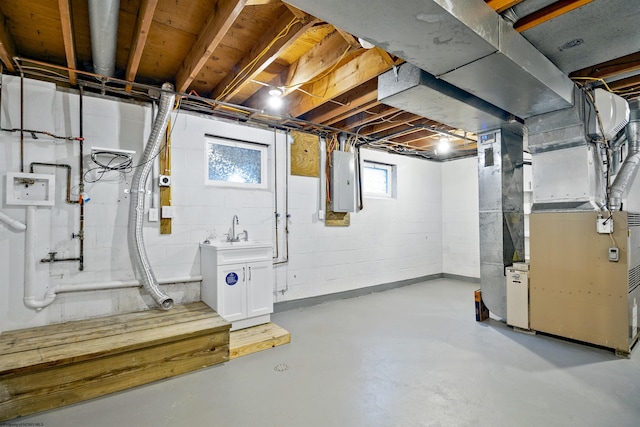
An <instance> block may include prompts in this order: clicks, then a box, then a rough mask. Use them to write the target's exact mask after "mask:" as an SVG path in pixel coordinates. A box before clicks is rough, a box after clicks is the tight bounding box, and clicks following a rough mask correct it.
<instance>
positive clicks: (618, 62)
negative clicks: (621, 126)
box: [569, 52, 640, 79]
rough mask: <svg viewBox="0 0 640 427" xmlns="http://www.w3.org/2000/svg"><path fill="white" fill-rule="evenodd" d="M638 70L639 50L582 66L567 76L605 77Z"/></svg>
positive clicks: (639, 68)
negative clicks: (588, 65)
mask: <svg viewBox="0 0 640 427" xmlns="http://www.w3.org/2000/svg"><path fill="white" fill-rule="evenodd" d="M635 70H640V52H636V53H632V54H630V55H625V56H622V57H620V58H616V59H612V60H611V61H607V62H603V63H601V64H597V65H593V66H591V67H587V68H583V69H581V70H577V71H574V72H573V73H571V74H569V77H590V78H598V79H606V78H608V77H612V76H615V75H617V74H622V73H627V72H629V71H635Z"/></svg>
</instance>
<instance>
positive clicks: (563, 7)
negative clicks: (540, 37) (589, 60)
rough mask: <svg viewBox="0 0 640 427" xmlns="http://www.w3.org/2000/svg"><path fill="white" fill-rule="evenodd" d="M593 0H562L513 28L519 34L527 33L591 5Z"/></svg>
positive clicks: (528, 17)
mask: <svg viewBox="0 0 640 427" xmlns="http://www.w3.org/2000/svg"><path fill="white" fill-rule="evenodd" d="M592 1H593V0H560V1H557V2H555V3H552V4H550V5H549V6H547V7H543V8H542V9H540V10H537V11H535V12H533V13H532V14H530V15H527V16H525V17H524V18H521V19H519V20H518V22H516V23H515V24H514V25H513V28H514V29H515V30H516V31H518V32H520V33H521V32H523V31H527V30H528V29H530V28H533V27H535V26H537V25H540V24H542V23H544V22H547V21H550V20H552V19H553V18H557V17H558V16H560V15H564V14H565V13H568V12H571V11H572V10H574V9H577V8H579V7H581V6H584V5H585V4H587V3H591V2H592Z"/></svg>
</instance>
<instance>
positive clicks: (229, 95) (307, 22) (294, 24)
mask: <svg viewBox="0 0 640 427" xmlns="http://www.w3.org/2000/svg"><path fill="white" fill-rule="evenodd" d="M316 22H318V21H317V20H315V19H313V18H312V17H311V16H310V15H305V16H304V17H303V18H302V19H300V18H297V17H295V16H293V14H292V13H291V12H289V10H288V9H286V8H285V9H284V10H283V13H282V14H281V15H280V17H279V18H278V20H277V22H276V23H275V24H274V25H273V26H272V27H271V30H270V31H269V32H267V33H265V34H263V36H262V37H261V38H260V41H259V42H258V43H257V44H256V45H255V46H254V47H253V48H252V49H251V51H250V52H249V53H248V54H247V55H245V56H244V57H243V58H242V60H241V61H240V62H239V63H237V64H236V65H235V66H234V67H233V69H232V70H231V72H229V73H228V74H227V75H226V77H225V78H224V79H222V81H221V82H220V84H218V86H217V87H216V88H215V89H214V90H213V92H212V94H211V98H213V99H216V100H218V101H223V102H226V101H229V100H232V99H233V97H234V96H235V95H237V94H238V93H239V92H240V91H241V90H242V88H244V87H245V86H246V85H248V84H250V83H251V82H252V81H253V80H254V79H255V78H256V77H257V76H258V75H259V74H260V73H261V72H263V71H264V70H265V69H266V68H267V67H268V66H269V65H270V64H271V63H273V61H275V60H276V59H277V58H278V57H279V56H280V55H281V54H282V52H283V51H284V50H285V49H287V48H288V47H289V46H290V45H291V44H292V43H293V42H294V41H295V40H296V39H297V38H298V37H300V36H301V35H302V34H304V33H305V32H306V31H307V30H308V29H309V28H310V27H311V26H313V25H314V24H315V23H316ZM241 101H244V99H243V100H241Z"/></svg>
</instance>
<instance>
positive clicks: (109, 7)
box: [89, 0, 120, 77]
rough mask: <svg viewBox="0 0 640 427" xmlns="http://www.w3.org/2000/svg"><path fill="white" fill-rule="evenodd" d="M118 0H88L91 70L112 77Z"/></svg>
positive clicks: (116, 38)
mask: <svg viewBox="0 0 640 427" xmlns="http://www.w3.org/2000/svg"><path fill="white" fill-rule="evenodd" d="M119 11H120V0H89V27H90V30H91V56H92V57H93V72H94V73H96V74H100V75H102V76H107V77H113V74H114V72H115V69H116V45H117V42H118V14H119Z"/></svg>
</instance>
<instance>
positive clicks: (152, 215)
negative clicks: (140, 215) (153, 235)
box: [149, 208, 158, 222]
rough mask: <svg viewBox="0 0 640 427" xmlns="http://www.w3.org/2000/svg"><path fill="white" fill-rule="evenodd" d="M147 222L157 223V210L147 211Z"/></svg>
mask: <svg viewBox="0 0 640 427" xmlns="http://www.w3.org/2000/svg"><path fill="white" fill-rule="evenodd" d="M149 222H158V208H150V209H149Z"/></svg>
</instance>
